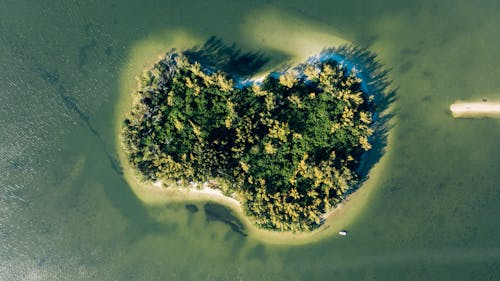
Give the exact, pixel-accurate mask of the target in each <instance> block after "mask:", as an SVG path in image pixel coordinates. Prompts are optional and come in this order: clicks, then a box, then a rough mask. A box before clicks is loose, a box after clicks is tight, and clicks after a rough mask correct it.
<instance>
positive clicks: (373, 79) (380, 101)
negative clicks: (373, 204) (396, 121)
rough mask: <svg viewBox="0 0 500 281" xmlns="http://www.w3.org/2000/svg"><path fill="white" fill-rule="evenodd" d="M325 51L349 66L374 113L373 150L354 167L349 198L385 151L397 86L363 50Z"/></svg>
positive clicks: (349, 48)
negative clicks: (356, 180) (355, 179)
mask: <svg viewBox="0 0 500 281" xmlns="http://www.w3.org/2000/svg"><path fill="white" fill-rule="evenodd" d="M325 52H328V53H334V54H336V55H338V56H340V57H342V58H344V59H345V60H346V61H348V62H349V63H352V64H353V65H354V66H355V68H356V70H357V71H358V75H359V76H361V77H360V78H361V79H362V80H363V81H364V83H365V86H366V89H365V90H366V91H367V93H368V94H369V95H373V97H374V99H373V101H374V104H375V111H376V114H374V118H373V120H374V122H373V125H372V126H373V129H374V133H373V135H372V136H371V137H370V138H369V141H370V144H371V145H372V148H371V149H370V150H369V151H367V152H365V153H364V154H363V155H362V157H361V160H360V163H359V166H358V168H357V173H358V175H359V183H358V184H357V185H356V186H353V187H352V188H351V189H350V190H348V191H347V192H346V194H345V195H346V196H348V195H350V194H352V193H353V192H355V191H356V190H357V189H358V188H359V187H361V186H362V185H363V183H364V182H365V181H366V180H368V178H369V172H370V170H371V169H372V168H373V166H374V165H375V164H376V163H378V162H379V161H380V159H381V158H382V156H383V155H384V154H385V152H386V146H387V136H388V133H389V131H390V129H391V128H392V127H393V125H392V124H391V123H390V120H391V119H392V118H393V117H394V115H395V114H396V111H395V109H394V108H393V107H391V105H392V104H393V103H394V102H395V101H396V91H397V87H392V86H391V83H392V81H391V80H390V79H389V77H388V75H389V72H390V71H391V69H388V68H385V67H384V66H383V65H382V64H381V63H380V61H379V60H378V58H377V55H376V54H374V53H372V52H370V51H369V50H368V49H366V48H363V47H360V46H356V45H352V44H349V45H343V46H340V47H337V48H328V49H325V50H324V51H323V52H322V54H323V53H325Z"/></svg>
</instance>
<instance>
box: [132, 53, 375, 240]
mask: <svg viewBox="0 0 500 281" xmlns="http://www.w3.org/2000/svg"><path fill="white" fill-rule="evenodd" d="M134 95H135V102H134V104H133V107H132V110H131V111H130V113H129V114H128V116H127V118H126V119H125V121H124V124H123V140H124V144H125V147H126V150H127V154H128V159H129V161H130V163H131V164H132V166H133V167H134V168H136V169H137V170H138V174H139V175H140V176H141V177H142V179H143V180H145V181H151V182H153V181H161V182H162V183H163V185H164V186H165V187H169V186H178V187H185V188H190V187H191V188H201V187H202V186H207V185H208V186H209V187H211V188H216V189H220V190H221V191H222V192H223V193H224V194H225V195H227V196H231V197H234V198H236V199H238V200H240V201H241V203H242V206H243V208H244V211H245V212H246V214H247V215H248V216H249V217H250V218H251V219H252V221H254V222H255V224H256V225H258V226H260V227H262V228H268V229H274V230H283V231H301V230H312V229H314V228H315V227H317V226H319V225H320V224H321V222H322V216H323V215H324V214H325V213H326V212H328V211H329V210H331V209H332V208H334V207H335V206H336V205H337V204H339V203H340V202H341V201H342V200H343V199H344V197H345V194H346V192H347V191H348V190H349V189H350V188H352V187H353V186H355V185H356V184H357V181H358V180H359V175H358V174H357V172H356V170H357V168H358V166H359V162H360V159H361V155H362V154H363V153H364V152H365V151H367V150H369V149H370V143H369V136H370V135H371V134H372V126H371V125H372V114H373V112H374V108H375V107H374V102H373V97H372V96H369V95H368V93H366V92H364V90H363V87H362V81H361V79H360V78H359V77H358V75H357V72H356V70H354V69H349V68H348V67H347V65H344V64H341V63H339V62H338V61H337V60H336V59H335V56H334V55H333V54H330V53H328V51H325V52H323V53H322V54H320V55H319V56H318V57H315V58H311V59H309V60H308V61H307V62H306V63H304V64H301V65H299V66H296V67H294V68H288V69H283V70H282V71H279V72H272V73H270V74H268V75H267V76H266V77H265V78H264V80H262V81H261V82H255V81H251V80H250V81H248V80H243V78H240V77H238V76H237V75H235V74H231V73H227V72H224V71H221V70H218V69H214V68H211V67H208V66H206V65H202V64H200V63H199V62H198V61H196V60H193V59H192V58H190V57H188V56H186V55H185V53H183V52H176V51H175V50H172V51H170V52H169V53H167V54H166V55H165V56H164V57H163V58H162V59H161V60H160V61H158V62H157V63H156V64H155V65H154V66H153V67H152V68H151V69H149V70H147V71H145V72H144V74H143V76H142V77H141V78H140V85H139V87H138V90H137V92H136V93H135V94H134Z"/></svg>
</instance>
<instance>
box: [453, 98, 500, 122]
mask: <svg viewBox="0 0 500 281" xmlns="http://www.w3.org/2000/svg"><path fill="white" fill-rule="evenodd" d="M450 111H451V114H452V115H453V117H455V118H470V117H496V118H499V117H500V103H495V102H489V101H481V102H455V103H454V104H452V105H450Z"/></svg>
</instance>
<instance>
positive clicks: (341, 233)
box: [339, 230, 347, 236]
mask: <svg viewBox="0 0 500 281" xmlns="http://www.w3.org/2000/svg"><path fill="white" fill-rule="evenodd" d="M339 235H342V236H346V235H347V231H345V230H342V231H339Z"/></svg>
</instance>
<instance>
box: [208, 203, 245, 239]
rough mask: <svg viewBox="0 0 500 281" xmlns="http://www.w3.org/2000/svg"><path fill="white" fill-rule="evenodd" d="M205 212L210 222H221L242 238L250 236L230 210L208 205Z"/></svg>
mask: <svg viewBox="0 0 500 281" xmlns="http://www.w3.org/2000/svg"><path fill="white" fill-rule="evenodd" d="M204 210H205V215H206V217H207V221H208V222H210V221H220V222H223V223H225V224H227V225H229V226H230V227H231V229H232V230H233V231H235V232H237V233H239V234H241V235H242V236H247V235H248V233H247V231H246V229H245V226H244V225H243V223H242V222H241V221H240V220H239V219H238V218H237V217H236V216H235V215H234V214H233V212H232V211H231V210H229V209H228V208H226V207H224V206H222V205H219V204H215V203H206V204H205V206H204Z"/></svg>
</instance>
